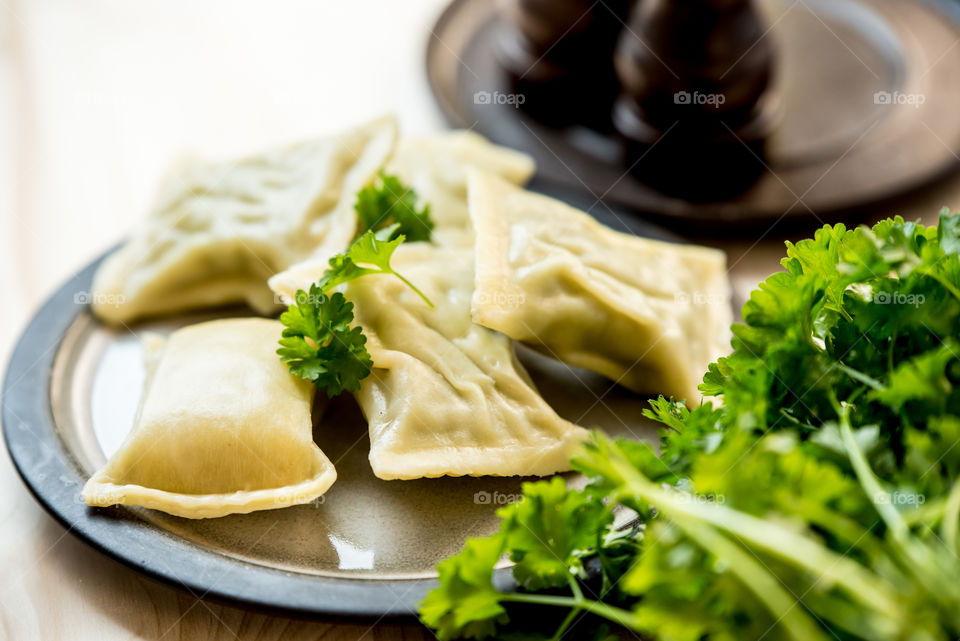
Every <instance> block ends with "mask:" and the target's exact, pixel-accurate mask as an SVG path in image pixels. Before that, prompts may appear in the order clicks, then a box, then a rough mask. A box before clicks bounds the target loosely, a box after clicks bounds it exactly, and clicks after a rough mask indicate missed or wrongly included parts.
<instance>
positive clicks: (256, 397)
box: [83, 318, 337, 518]
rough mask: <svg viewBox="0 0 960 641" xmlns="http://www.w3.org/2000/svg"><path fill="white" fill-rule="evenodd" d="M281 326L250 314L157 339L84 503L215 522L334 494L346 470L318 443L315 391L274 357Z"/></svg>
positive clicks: (148, 347) (149, 342)
mask: <svg viewBox="0 0 960 641" xmlns="http://www.w3.org/2000/svg"><path fill="white" fill-rule="evenodd" d="M282 329H283V326H282V325H281V324H280V322H279V321H275V320H269V319H261V318H242V319H226V320H216V321H210V322H206V323H200V324H197V325H191V326H188V327H184V328H183V329H180V330H177V331H175V332H174V333H173V334H171V335H170V337H169V338H163V337H161V336H159V335H151V336H150V338H149V339H147V340H146V341H145V343H146V344H145V348H146V364H147V383H146V385H145V389H144V397H143V400H142V401H141V405H140V410H139V414H138V416H137V419H136V424H135V425H134V427H133V430H132V431H131V433H130V435H129V436H128V437H127V439H126V441H125V442H124V443H123V445H122V446H121V447H120V449H119V450H118V451H117V452H116V453H115V454H114V455H113V456H111V457H110V460H109V461H107V463H106V465H104V466H103V468H101V469H100V470H98V471H97V472H96V473H95V474H94V475H93V477H92V478H91V479H90V480H89V481H88V482H87V484H86V485H85V486H84V488H83V499H84V500H85V501H86V502H87V503H88V504H89V505H95V506H109V505H115V504H123V505H138V506H142V507H148V508H153V509H156V510H162V511H164V512H168V513H170V514H174V515H177V516H182V517H187V518H210V517H218V516H224V515H227V514H236V513H247V512H252V511H255V510H269V509H273V508H280V507H288V506H291V505H297V504H301V503H308V502H310V501H312V500H313V499H315V498H316V497H318V496H321V495H322V494H323V493H324V492H326V491H327V489H329V488H330V486H331V485H333V482H334V481H335V480H336V478H337V473H336V471H335V470H334V467H333V464H332V463H331V462H330V461H329V459H327V457H326V456H325V455H324V453H323V452H322V451H320V448H319V447H317V446H316V444H314V442H313V437H312V432H313V429H312V421H311V417H310V411H311V406H312V401H313V394H314V389H315V388H314V386H313V385H312V384H311V383H309V382H307V381H304V380H302V379H300V378H296V377H294V376H292V375H291V374H290V372H289V371H288V370H287V367H286V366H285V365H284V364H283V363H281V362H280V360H279V359H278V358H277V355H276V353H275V351H276V347H277V340H278V338H279V337H280V333H281V331H282Z"/></svg>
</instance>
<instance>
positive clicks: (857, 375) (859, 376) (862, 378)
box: [834, 362, 886, 390]
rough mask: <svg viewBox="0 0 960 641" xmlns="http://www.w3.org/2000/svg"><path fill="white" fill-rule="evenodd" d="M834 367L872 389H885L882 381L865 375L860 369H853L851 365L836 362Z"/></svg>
mask: <svg viewBox="0 0 960 641" xmlns="http://www.w3.org/2000/svg"><path fill="white" fill-rule="evenodd" d="M834 367H836V368H837V369H838V370H840V371H841V372H843V373H844V374H846V375H847V376H849V377H850V378H852V379H853V380H855V381H857V382H859V383H863V384H864V385H866V386H867V387H870V388H873V389H875V390H883V389H886V388H885V387H884V385H883V383H881V382H880V381H878V380H877V379H875V378H873V377H871V376H867V375H866V374H864V373H863V372H861V371H859V370H855V369H853V368H852V367H849V366H847V365H844V364H843V363H840V362H837V363H836V364H835V365H834Z"/></svg>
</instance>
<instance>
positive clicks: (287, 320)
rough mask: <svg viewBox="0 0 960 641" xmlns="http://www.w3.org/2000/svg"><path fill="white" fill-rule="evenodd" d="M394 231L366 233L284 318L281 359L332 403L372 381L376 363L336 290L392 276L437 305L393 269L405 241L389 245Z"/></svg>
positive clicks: (398, 239) (393, 228)
mask: <svg viewBox="0 0 960 641" xmlns="http://www.w3.org/2000/svg"><path fill="white" fill-rule="evenodd" d="M395 231H396V225H392V226H390V227H386V228H384V229H382V230H381V231H379V232H377V233H374V232H372V231H367V232H365V233H364V234H363V235H362V236H360V238H358V239H357V240H356V241H354V243H353V244H352V245H351V246H350V248H349V249H348V250H347V251H346V252H345V253H343V254H338V255H336V256H334V257H333V258H331V259H330V267H329V268H328V269H327V270H326V271H325V272H324V273H323V276H322V277H321V278H320V280H319V281H317V282H316V283H314V284H312V285H311V286H310V290H309V291H304V290H302V289H300V290H297V293H296V295H295V299H296V302H295V304H294V305H290V307H289V308H288V309H287V311H285V312H284V313H283V314H281V315H280V322H281V323H283V325H284V330H283V334H282V338H281V339H280V349H278V350H277V354H278V355H279V356H280V360H282V361H283V362H285V363H286V364H287V366H288V367H289V369H290V373H291V374H293V375H294V376H299V377H300V378H304V379H307V380H309V381H313V382H314V383H315V384H316V386H317V389H320V390H323V391H324V392H326V394H327V395H328V396H330V397H333V396H336V395H337V394H340V393H341V392H343V391H348V392H355V391H357V390H358V389H360V381H362V380H363V379H364V378H366V377H367V376H369V374H370V370H371V368H372V367H373V361H372V360H371V358H370V354H369V352H367V348H366V343H367V337H366V336H364V335H363V330H362V329H361V328H360V327H351V326H350V323H351V322H352V321H353V303H351V302H348V301H347V300H346V298H345V297H344V296H343V294H341V293H340V292H335V293H333V294H330V291H331V290H333V289H334V288H336V287H338V286H340V285H343V284H345V283H348V282H350V281H352V280H355V279H357V278H360V277H361V276H366V275H368V274H392V275H394V276H396V277H397V278H399V279H400V280H401V281H403V282H404V283H406V284H407V285H408V286H409V287H410V288H411V289H412V290H413V291H415V292H416V293H417V294H419V295H420V297H421V298H422V299H423V300H424V301H425V302H426V303H427V305H429V306H430V307H433V303H431V302H430V300H429V299H428V298H427V297H426V296H425V295H424V294H423V292H421V291H420V290H419V289H417V288H416V287H415V286H414V285H413V283H411V282H410V281H408V280H407V279H406V278H404V277H403V276H402V275H400V274H399V273H397V272H396V271H394V269H393V268H392V267H391V266H390V258H391V257H392V256H393V252H394V251H395V250H396V249H397V247H399V246H400V244H401V243H402V242H403V241H404V237H403V236H402V235H400V236H397V237H396V238H393V239H392V240H390V239H389V237H390V236H392V235H393V233H394V232H395Z"/></svg>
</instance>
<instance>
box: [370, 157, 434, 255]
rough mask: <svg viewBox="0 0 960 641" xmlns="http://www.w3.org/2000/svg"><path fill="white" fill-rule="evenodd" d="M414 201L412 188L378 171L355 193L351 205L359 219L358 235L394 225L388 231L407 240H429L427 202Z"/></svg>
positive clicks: (429, 222) (431, 226) (414, 196)
mask: <svg viewBox="0 0 960 641" xmlns="http://www.w3.org/2000/svg"><path fill="white" fill-rule="evenodd" d="M417 204H418V197H417V192H415V191H414V190H413V188H411V187H409V186H407V185H405V184H403V182H401V180H400V179H399V178H397V177H396V176H393V175H391V174H385V173H383V172H381V173H380V175H379V177H378V179H377V181H375V182H374V183H373V184H372V185H369V186H367V187H364V188H363V189H361V190H360V192H359V193H358V194H357V202H356V204H354V206H353V207H354V210H355V211H356V212H357V219H358V220H359V222H360V235H362V234H364V233H366V232H367V231H379V230H381V229H385V228H387V227H390V226H393V225H396V228H395V230H394V231H393V232H391V233H392V234H395V235H400V234H402V235H404V236H406V238H407V240H408V241H409V242H417V241H429V240H430V235H431V234H432V232H433V226H434V223H433V220H432V219H431V218H430V205H428V204H424V205H422V206H420V207H418V206H417Z"/></svg>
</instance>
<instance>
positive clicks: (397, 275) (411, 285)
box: [384, 270, 433, 309]
mask: <svg viewBox="0 0 960 641" xmlns="http://www.w3.org/2000/svg"><path fill="white" fill-rule="evenodd" d="M384 273H386V272H384ZM389 273H391V274H393V275H394V276H396V277H397V278H399V279H400V280H402V281H403V282H404V283H405V284H406V285H407V287H409V288H410V289H412V290H413V291H415V292H417V294H418V295H419V296H420V298H422V299H423V302H425V303H426V304H427V305H429V306H430V309H433V303H431V302H430V299H429V298H427V296H426V294H424V293H423V292H421V291H420V290H419V289H417V286H416V285H414V284H413V283H411V282H410V281H409V280H407V279H406V278H404V277H403V276H401V275H400V274H398V273H397V272H395V271H393V270H391V271H390V272H389Z"/></svg>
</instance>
